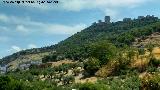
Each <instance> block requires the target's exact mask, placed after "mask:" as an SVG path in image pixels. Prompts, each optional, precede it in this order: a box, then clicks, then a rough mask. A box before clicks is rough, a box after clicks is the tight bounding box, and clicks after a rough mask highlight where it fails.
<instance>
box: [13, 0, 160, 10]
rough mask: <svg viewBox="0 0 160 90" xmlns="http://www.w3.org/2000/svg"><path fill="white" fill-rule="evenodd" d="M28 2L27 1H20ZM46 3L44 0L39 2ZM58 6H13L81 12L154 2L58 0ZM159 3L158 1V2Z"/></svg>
mask: <svg viewBox="0 0 160 90" xmlns="http://www.w3.org/2000/svg"><path fill="white" fill-rule="evenodd" d="M10 1H11V0H10ZM20 1H27V0H20ZM37 1H44V0H37ZM58 1H59V3H58V4H53V3H52V4H38V3H35V4H27V3H25V4H22V3H20V4H17V5H16V4H13V5H15V6H18V5H20V6H23V7H24V8H26V7H28V8H35V9H40V10H67V11H80V10H84V9H95V8H97V9H99V8H107V9H108V8H110V9H111V8H119V7H127V8H130V7H135V6H138V5H141V4H143V3H146V2H150V1H153V0H58ZM156 1H158V0H156Z"/></svg>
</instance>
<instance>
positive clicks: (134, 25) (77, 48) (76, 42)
mask: <svg viewBox="0 0 160 90" xmlns="http://www.w3.org/2000/svg"><path fill="white" fill-rule="evenodd" d="M159 26H160V21H159V19H158V18H157V17H153V16H150V17H145V18H143V19H134V20H130V21H118V22H112V23H109V24H107V23H103V22H102V23H97V24H93V25H91V26H90V27H88V28H86V29H84V30H82V31H81V32H78V33H76V34H74V35H73V36H71V37H69V38H67V39H66V40H64V41H61V42H59V43H58V44H56V45H52V46H48V47H42V48H36V49H29V50H23V51H20V52H17V53H14V54H12V55H10V56H7V57H4V58H3V59H2V60H1V64H8V63H10V62H13V61H16V60H21V62H23V61H25V60H26V59H25V57H34V56H36V57H37V58H38V60H42V58H43V57H44V56H46V55H50V54H52V53H54V52H55V51H56V53H57V54H58V55H59V56H63V57H64V58H70V59H74V60H79V59H81V58H84V57H85V56H87V51H86V47H87V46H88V45H90V44H91V43H93V42H97V41H101V40H108V41H109V42H111V43H114V44H115V45H116V46H117V47H123V46H124V45H125V44H126V45H131V44H132V42H133V41H134V39H135V38H136V37H137V38H138V37H140V38H141V37H145V36H147V35H150V34H152V33H153V32H157V31H159V30H160V27H159ZM139 32H140V33H139ZM43 53H45V54H43ZM42 54H43V55H42ZM32 60H34V59H33V58H28V60H27V61H32Z"/></svg>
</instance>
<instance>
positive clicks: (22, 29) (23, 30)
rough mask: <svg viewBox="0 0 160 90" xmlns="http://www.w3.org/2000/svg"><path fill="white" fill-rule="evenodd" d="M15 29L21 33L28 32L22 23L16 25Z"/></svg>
mask: <svg viewBox="0 0 160 90" xmlns="http://www.w3.org/2000/svg"><path fill="white" fill-rule="evenodd" d="M16 31H18V32H23V33H28V30H27V29H26V27H25V26H24V25H17V27H16Z"/></svg>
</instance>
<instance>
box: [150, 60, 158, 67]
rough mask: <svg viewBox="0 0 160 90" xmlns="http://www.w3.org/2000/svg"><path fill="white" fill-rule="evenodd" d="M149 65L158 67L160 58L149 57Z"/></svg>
mask: <svg viewBox="0 0 160 90" xmlns="http://www.w3.org/2000/svg"><path fill="white" fill-rule="evenodd" d="M149 65H150V66H154V67H158V66H159V65H160V60H158V59H156V58H151V59H150V62H149Z"/></svg>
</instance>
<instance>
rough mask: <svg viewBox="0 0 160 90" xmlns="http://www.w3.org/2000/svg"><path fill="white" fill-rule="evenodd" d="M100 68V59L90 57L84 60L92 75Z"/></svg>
mask: <svg viewBox="0 0 160 90" xmlns="http://www.w3.org/2000/svg"><path fill="white" fill-rule="evenodd" d="M99 68H100V61H99V60H98V59H96V58H92V57H90V58H88V60H87V61H86V62H84V69H85V70H86V72H87V73H89V74H90V75H94V74H95V72H96V71H97V70H98V69H99Z"/></svg>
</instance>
